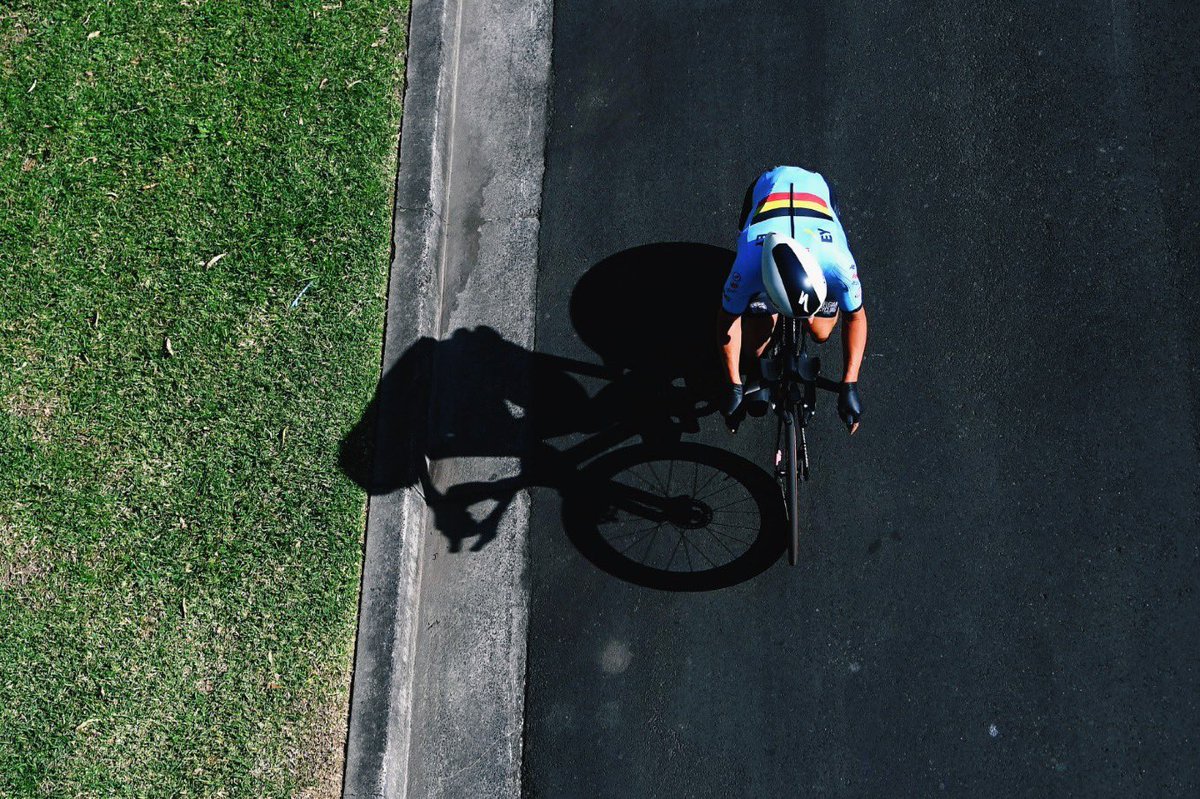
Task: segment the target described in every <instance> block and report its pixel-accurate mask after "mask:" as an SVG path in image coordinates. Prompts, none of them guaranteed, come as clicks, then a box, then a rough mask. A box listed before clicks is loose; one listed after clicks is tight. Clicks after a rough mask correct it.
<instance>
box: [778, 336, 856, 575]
mask: <svg viewBox="0 0 1200 799" xmlns="http://www.w3.org/2000/svg"><path fill="white" fill-rule="evenodd" d="M807 342H808V329H807V327H806V326H805V325H804V322H803V320H800V319H796V318H792V317H786V316H780V317H779V322H778V324H776V326H775V330H774V331H773V332H772V335H771V341H770V343H769V344H768V346H767V349H766V351H765V353H764V355H763V357H762V358H760V359H759V366H760V369H761V371H762V385H761V388H760V390H766V391H767V392H768V396H769V398H770V399H769V400H768V402H769V407H770V408H771V409H772V410H773V411H774V412H775V415H776V417H778V420H779V421H778V425H777V427H776V434H775V464H774V467H775V468H774V471H775V479H776V481H777V482H778V483H779V486H780V490H781V491H782V492H783V500H784V508H785V511H786V513H787V520H788V527H789V530H788V563H789V564H790V565H792V566H795V565H796V561H797V558H798V552H799V548H800V498H799V494H800V483H801V482H806V481H807V480H808V479H809V468H808V437H807V435H806V433H805V430H806V428H807V427H808V422H809V421H810V420H811V419H812V417H813V415H814V414H815V413H816V404H817V389H818V388H821V389H825V390H826V391H832V392H834V393H837V392H838V390H839V386H838V384H837V383H836V382H835V381H833V380H830V379H829V378H827V377H823V376H822V375H821V359H820V357H819V356H817V355H812V354H810V353H809V352H808V347H807Z"/></svg>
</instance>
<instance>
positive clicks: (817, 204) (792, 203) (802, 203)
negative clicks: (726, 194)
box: [750, 191, 833, 225]
mask: <svg viewBox="0 0 1200 799" xmlns="http://www.w3.org/2000/svg"><path fill="white" fill-rule="evenodd" d="M793 209H794V210H793ZM793 213H794V214H795V215H796V216H811V217H815V218H817V219H828V220H830V221H833V214H831V213H830V212H829V204H828V203H826V202H825V200H824V199H822V198H821V197H819V196H817V195H816V194H809V193H807V192H796V193H795V194H789V193H788V192H786V191H783V192H776V193H774V194H768V195H767V196H766V197H764V198H763V201H762V202H761V203H759V205H758V209H757V210H756V211H755V212H754V219H753V220H752V221H751V223H750V224H752V225H755V224H758V223H759V222H765V221H766V220H768V219H774V218H776V217H780V216H789V215H791V214H793Z"/></svg>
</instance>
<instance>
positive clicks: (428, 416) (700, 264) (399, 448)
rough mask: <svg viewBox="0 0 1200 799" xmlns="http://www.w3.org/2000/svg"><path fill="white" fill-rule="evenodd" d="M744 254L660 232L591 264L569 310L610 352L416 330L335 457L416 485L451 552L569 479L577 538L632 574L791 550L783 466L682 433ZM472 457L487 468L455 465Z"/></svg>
mask: <svg viewBox="0 0 1200 799" xmlns="http://www.w3.org/2000/svg"><path fill="white" fill-rule="evenodd" d="M732 257H733V253H731V252H730V251H728V250H724V249H721V248H717V247H710V246H706V245H700V244H688V243H673V244H652V245H646V246H642V247H635V248H633V249H630V250H625V251H623V252H620V253H617V254H616V255H613V256H611V257H609V258H607V259H605V260H603V261H601V262H600V263H598V264H596V265H595V266H593V267H592V268H591V269H589V270H588V271H587V272H586V273H585V274H584V275H583V276H582V277H581V278H580V280H579V281H578V283H577V284H576V286H575V288H574V290H573V292H572V296H571V301H570V315H571V322H572V325H573V327H574V330H575V332H576V334H577V335H578V337H579V339H580V340H581V341H582V342H583V343H584V344H585V345H586V346H587V347H588V348H589V349H590V350H591V351H593V352H594V353H596V354H597V355H598V356H599V358H600V363H591V362H586V361H581V360H579V359H576V358H569V357H564V356H561V355H557V354H554V353H550V352H534V351H530V350H527V349H525V348H524V347H521V346H519V345H517V344H514V343H513V342H511V341H508V340H506V339H504V338H503V337H502V336H501V335H500V334H499V333H498V332H497V331H495V330H494V329H492V328H489V327H477V328H474V329H459V330H455V331H454V332H453V333H452V334H451V335H450V336H449V338H447V339H444V340H440V341H439V340H434V339H432V338H422V339H420V340H418V341H417V342H415V343H414V344H413V345H412V346H411V347H409V349H408V350H407V351H405V353H404V354H403V355H402V357H401V358H400V360H399V361H398V362H397V363H396V364H395V365H394V366H393V367H392V368H391V369H389V370H388V372H387V373H386V374H385V375H384V376H383V378H382V380H381V381H380V384H379V386H378V388H377V390H376V394H375V396H374V398H373V399H372V401H371V403H370V404H369V405H368V407H367V408H366V410H365V411H364V412H363V414H362V416H361V418H360V419H359V421H358V423H357V424H356V425H355V426H354V428H353V429H352V430H351V431H350V433H349V434H347V436H346V437H345V438H344V439H343V440H342V442H341V448H340V453H339V465H340V467H341V469H342V470H343V471H344V472H345V473H346V474H347V475H348V476H349V477H350V478H351V479H353V480H354V481H355V482H356V483H358V484H359V485H360V486H362V487H363V488H364V489H366V490H367V491H368V492H369V493H371V494H374V495H379V494H386V493H389V492H391V491H395V490H397V489H401V488H409V487H414V486H416V487H419V489H420V490H421V492H422V495H423V496H424V498H425V500H426V503H427V504H428V506H429V507H430V508H431V510H432V512H433V516H434V521H435V524H436V526H437V528H438V530H439V531H440V532H441V533H442V534H443V535H445V536H446V538H447V539H448V542H449V549H450V551H452V552H458V551H461V550H462V549H463V547H464V545H465V544H466V542H467V541H471V544H470V546H469V549H470V550H471V551H473V552H478V551H480V550H482V549H483V548H485V547H486V546H487V544H488V543H489V542H490V541H492V540H493V539H494V538H495V536H496V535H497V532H498V530H499V529H500V521H501V519H502V517H503V515H504V514H505V512H506V511H507V509H508V507H509V505H510V503H511V502H512V500H513V499H514V498H515V497H516V496H517V495H518V493H519V492H520V491H521V490H523V489H526V488H530V487H534V486H543V487H548V488H551V489H554V490H556V491H558V492H559V494H560V495H561V497H562V499H563V524H564V529H565V531H566V533H567V535H568V537H569V539H570V540H571V542H572V543H573V544H574V546H575V547H576V548H577V549H578V550H579V551H580V553H581V554H583V555H584V556H585V557H587V558H588V559H589V560H590V561H591V562H592V563H593V564H595V565H596V566H598V567H600V568H601V569H603V570H604V571H606V572H608V573H610V574H612V575H614V576H616V577H619V578H621V579H624V580H627V581H630V582H634V583H636V584H639V585H644V586H649V587H653V588H659V589H665V590H710V589H714V588H720V587H724V586H728V585H732V584H735V583H738V582H741V581H743V580H746V579H749V578H750V577H753V576H754V575H757V574H759V573H761V572H762V571H763V570H764V569H766V568H767V567H768V566H770V564H771V563H773V562H774V561H775V560H776V559H777V558H778V556H779V554H780V552H781V551H782V548H783V537H782V535H780V530H781V528H782V518H781V515H782V505H781V503H780V501H779V494H778V489H777V487H776V486H775V483H774V480H773V478H772V477H771V476H770V475H768V474H767V473H766V472H764V471H763V470H762V469H760V468H758V467H757V466H755V465H753V464H751V463H750V462H749V461H746V460H745V459H744V458H741V457H740V456H737V455H734V454H733V453H730V452H726V451H725V450H722V449H717V448H714V447H707V446H704V445H701V444H696V443H690V442H684V441H683V440H682V439H683V437H684V436H685V435H687V434H691V433H696V432H698V430H699V419H700V418H701V417H702V416H703V415H705V414H707V413H710V412H712V411H711V409H710V407H709V405H708V402H707V397H709V396H710V395H711V384H710V382H709V380H710V376H711V375H713V374H716V373H717V371H716V365H715V363H714V361H713V359H714V358H715V347H714V346H713V345H712V342H711V340H710V339H711V338H712V335H711V334H710V331H712V330H713V329H714V324H713V320H714V317H715V313H716V310H715V309H716V302H717V297H718V296H719V295H720V290H721V285H722V282H723V280H724V278H725V275H726V274H727V273H728V269H729V263H730V261H731V259H732ZM631 286H636V287H637V289H638V290H637V292H636V294H633V295H631V294H630V290H629V289H630V287H631ZM631 322H636V324H635V323H631ZM585 384H586V385H585ZM595 385H599V386H600V387H599V388H598V389H597V390H593V391H589V389H588V387H587V386H595ZM627 442H633V443H631V444H629V445H625V444H626V443H627ZM622 445H625V446H622ZM469 459H476V461H477V462H481V463H486V464H489V466H488V468H489V469H490V472H489V473H488V474H486V475H483V476H481V477H480V478H478V479H462V476H463V471H462V470H461V469H458V468H455V469H451V468H448V464H461V463H463V462H464V461H467V460H469ZM498 463H507V464H509V465H508V466H497V465H496V464H498ZM677 470H678V474H679V480H680V482H679V484H678V485H673V484H672V481H673V480H674V479H675V475H676V472H677ZM468 471H469V470H468ZM689 477H690V484H688V483H687V480H688V479H689ZM447 483H449V484H447ZM718 489H719V490H720V492H721V493H713V492H716V491H717V490H718ZM709 495H711V496H709ZM738 497H742V498H741V499H738ZM725 503H729V504H725ZM739 503H740V504H739ZM730 507H732V508H733V510H729V508H730ZM748 509H749V510H748ZM734 513H737V514H741V515H739V516H734V515H727V514H734ZM723 514H726V515H723ZM643 528H645V529H643ZM672 546H673V547H674V548H672ZM660 550H661V551H660ZM668 553H669V554H668ZM652 557H653V558H657V559H658V560H657V561H655V562H648V560H649V559H651V558H652ZM677 560H678V562H677Z"/></svg>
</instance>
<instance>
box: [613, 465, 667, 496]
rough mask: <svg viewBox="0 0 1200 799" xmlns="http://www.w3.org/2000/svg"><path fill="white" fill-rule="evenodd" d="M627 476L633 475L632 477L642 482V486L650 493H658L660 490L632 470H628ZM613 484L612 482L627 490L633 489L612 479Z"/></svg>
mask: <svg viewBox="0 0 1200 799" xmlns="http://www.w3.org/2000/svg"><path fill="white" fill-rule="evenodd" d="M629 474H631V475H633V476H634V477H636V478H637V479H638V480H641V481H642V485H644V486H646V488H648V489H650V490H651V491H652V492H655V491H659V490H660V489H659V487H658V486H656V485H654V484H653V483H651V482H650V481H649V480H647V479H646V478H645V477H642V476H641V475H640V474H638V473H637V472H635V471H634V470H633V469H630V470H629ZM613 482H614V483H616V484H617V485H619V486H624V487H625V488H628V489H632V488H633V486H631V485H626V484H625V483H622V482H620V481H618V480H617V479H616V478H613Z"/></svg>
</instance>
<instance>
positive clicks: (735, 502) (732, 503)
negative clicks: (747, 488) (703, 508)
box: [713, 497, 754, 511]
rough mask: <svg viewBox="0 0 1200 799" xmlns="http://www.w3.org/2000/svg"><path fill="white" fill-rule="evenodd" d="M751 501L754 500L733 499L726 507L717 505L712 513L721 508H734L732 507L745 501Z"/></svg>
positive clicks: (748, 498) (750, 498)
mask: <svg viewBox="0 0 1200 799" xmlns="http://www.w3.org/2000/svg"><path fill="white" fill-rule="evenodd" d="M752 499H754V497H742V498H741V499H735V500H734V501H733V502H730V503H729V504H727V505H718V506H717V507H715V508H713V510H714V511H717V510H721V509H722V508H729V507H732V506H734V505H737V504H740V503H742V502H747V501H749V500H752Z"/></svg>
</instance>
